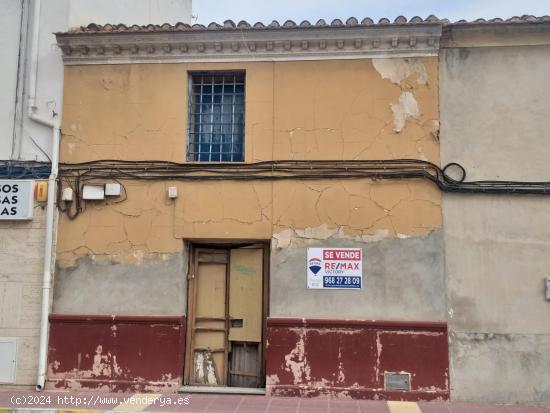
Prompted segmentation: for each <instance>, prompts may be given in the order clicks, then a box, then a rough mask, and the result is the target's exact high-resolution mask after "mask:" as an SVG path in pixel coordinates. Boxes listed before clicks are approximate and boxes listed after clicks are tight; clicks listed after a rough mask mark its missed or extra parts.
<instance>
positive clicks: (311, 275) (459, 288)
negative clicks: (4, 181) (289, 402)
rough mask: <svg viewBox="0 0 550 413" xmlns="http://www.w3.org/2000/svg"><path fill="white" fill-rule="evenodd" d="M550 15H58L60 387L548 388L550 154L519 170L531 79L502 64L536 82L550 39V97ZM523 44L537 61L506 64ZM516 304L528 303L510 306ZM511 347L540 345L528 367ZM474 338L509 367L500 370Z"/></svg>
mask: <svg viewBox="0 0 550 413" xmlns="http://www.w3.org/2000/svg"><path fill="white" fill-rule="evenodd" d="M549 28H550V26H549V23H548V21H547V19H546V20H545V19H536V18H529V17H528V18H523V19H517V20H513V21H507V22H502V21H495V22H477V23H473V24H466V23H465V24H455V25H450V24H448V22H446V21H441V20H438V19H436V18H432V17H430V18H428V19H426V20H423V19H419V18H414V19H412V20H410V21H407V20H406V19H404V18H398V19H397V20H396V21H395V22H393V23H391V22H389V21H385V20H382V21H380V22H379V23H377V24H375V23H373V22H372V21H370V20H369V19H365V20H363V21H361V22H360V21H357V20H356V19H353V18H352V19H349V20H348V21H346V22H345V23H344V22H341V21H338V20H337V21H334V22H332V23H331V24H326V23H325V22H323V21H320V22H318V23H317V24H310V23H308V22H303V23H302V24H300V25H296V24H294V23H293V22H286V23H285V24H284V25H282V26H280V25H279V24H277V23H276V22H274V23H273V24H271V25H269V26H263V25H261V24H256V25H254V26H251V25H249V24H247V23H246V22H241V23H239V24H238V25H235V24H234V23H233V22H230V21H228V22H225V23H224V25H215V24H212V25H209V26H208V27H204V26H198V25H195V26H188V25H185V24H177V25H175V26H171V25H163V26H130V27H128V26H124V25H103V26H101V25H95V24H94V25H90V26H88V27H87V28H81V29H79V30H75V31H70V32H66V33H59V34H57V41H58V45H59V47H60V48H61V50H62V52H63V59H64V63H65V81H64V97H63V122H62V127H61V129H62V135H63V138H62V140H61V144H60V159H61V164H60V176H61V179H60V189H59V191H58V199H57V202H58V207H59V210H60V215H59V224H58V232H57V251H56V271H55V282H54V293H53V302H52V310H51V314H50V317H49V320H50V335H49V354H48V356H49V357H48V374H47V380H48V385H49V386H51V387H55V388H69V389H76V388H79V389H80V388H101V389H109V390H123V391H127V390H156V391H158V390H162V391H175V390H177V389H179V388H180V387H181V386H186V387H184V389H187V390H193V388H195V387H197V386H201V388H202V389H204V388H210V389H215V390H217V391H219V390H220V389H223V388H226V387H238V388H240V389H241V390H242V391H245V389H248V390H247V391H256V392H257V391H258V390H257V389H263V388H265V391H266V393H267V394H272V395H302V396H327V395H328V396H334V397H354V398H397V399H412V400H416V399H425V400H431V399H438V398H439V399H448V398H450V397H451V398H455V399H457V400H459V399H462V400H499V401H510V400H512V401H526V400H528V401H547V400H548V397H549V395H548V393H547V390H546V391H545V390H544V389H545V388H548V386H547V385H548V379H547V378H545V377H544V375H543V370H542V369H543V368H542V367H540V366H541V365H545V364H546V365H547V364H548V355H547V354H548V353H547V352H545V349H546V348H547V346H548V331H547V326H546V324H545V323H544V320H545V318H546V317H547V314H548V308H549V307H548V302H547V301H545V299H544V289H543V277H544V275H545V274H544V267H545V262H546V261H545V260H547V258H546V257H545V256H544V253H543V252H544V250H545V248H544V247H545V246H546V245H548V243H549V242H550V234H548V231H546V230H545V229H544V228H543V226H539V225H535V224H533V225H535V226H536V228H535V227H533V230H532V232H531V231H530V232H529V233H530V234H532V236H531V237H532V238H530V237H528V239H524V238H522V236H520V234H522V233H523V232H522V231H520V229H519V228H520V227H518V226H517V225H519V224H517V223H516V221H515V220H514V219H512V218H513V217H514V216H515V215H517V214H521V212H522V211H523V212H526V211H533V213H540V214H542V215H543V212H542V211H544V208H546V206H545V205H546V204H547V198H546V197H544V196H541V195H543V194H545V193H547V192H548V185H547V184H546V183H544V182H542V183H541V182H538V183H529V182H526V181H535V180H536V181H544V180H545V178H546V179H547V176H548V173H546V174H545V171H546V172H547V169H545V166H544V162H542V161H540V162H539V163H536V162H535V163H534V164H535V165H539V166H537V167H536V168H537V169H533V170H531V173H532V174H534V176H527V175H523V174H522V173H521V171H520V170H519V169H518V171H519V172H518V174H517V175H516V176H510V177H509V176H508V172H510V174H512V172H514V170H513V169H511V170H510V168H509V167H507V166H505V165H507V162H510V159H513V157H514V156H516V155H517V153H516V152H517V151H514V153H513V154H512V153H510V151H509V149H510V148H512V147H513V144H512V142H514V139H516V136H515V133H516V132H517V131H518V128H520V127H521V126H520V125H518V124H516V123H515V121H514V120H512V119H515V116H518V110H521V107H519V109H518V107H516V106H515V105H518V102H522V100H521V99H520V98H516V99H505V100H503V99H502V96H501V95H499V93H497V92H496V91H497V90H500V89H498V88H497V89H495V87H494V85H493V84H492V83H491V81H492V80H495V81H497V80H498V81H499V82H501V83H500V84H499V86H503V85H505V84H506V82H507V81H508V80H509V78H510V77H511V76H515V77H516V78H522V77H523V78H524V79H525V81H527V79H526V78H527V76H528V75H527V68H526V67H525V66H524V65H523V63H518V62H525V61H532V60H533V59H534V61H539V60H537V59H540V62H541V66H537V67H541V69H540V72H538V71H536V70H535V73H538V75H537V76H538V77H535V78H533V77H531V78H530V79H531V80H529V82H533V85H536V87H537V88H539V90H540V91H541V92H540V95H537V96H539V99H540V102H541V105H540V107H543V106H544V104H543V103H542V102H545V99H548V98H547V97H546V95H547V94H545V93H544V90H545V89H544V88H545V87H546V88H548V84H547V83H545V82H544V80H545V79H546V78H545V76H548V75H547V74H546V72H545V71H544V69H542V64H543V63H544V62H545V59H547V55H545V54H544V52H545V51H546V49H547V47H548V39H549V36H548V30H549ZM495 39H497V40H498V41H497V44H495V43H494V42H495V41H496V40H495ZM518 39H520V40H518ZM498 42H500V43H498ZM499 59H503V60H504V61H512V62H513V63H510V64H509V65H506V67H505V68H496V67H495V68H493V69H494V71H495V72H496V73H495V77H489V76H485V77H481V76H482V75H481V73H484V72H483V70H484V69H486V67H488V66H489V65H490V64H495V65H498V63H492V62H499ZM518 59H519V60H518ZM497 69H498V70H497ZM531 69H532V67H531V66H529V70H531ZM537 70H538V69H537ZM479 79H483V81H481V80H479ZM484 87H486V88H487V90H486V93H485V94H484V95H483V96H484V99H486V101H485V105H484V106H483V107H476V105H475V104H474V103H473V101H474V100H475V96H476V94H478V93H479V91H480V90H484V89H483V88H484ZM490 92H494V93H493V94H491V93H490ZM517 93H520V92H517ZM522 96H523V95H522ZM523 99H527V98H525V97H524V98H523ZM525 102H527V101H525ZM527 104H528V103H525V105H527ZM497 109H498V110H497ZM484 110H486V111H487V113H484V112H483V111H484ZM537 110H538V109H536V110H534V111H532V112H530V111H526V112H528V113H522V114H521V116H534V117H535V120H538V119H539V117H540V118H542V116H541V115H540V114H539V112H538V111H537ZM495 111H496V112H495ZM497 113H498V115H497ZM490 114H492V116H494V119H495V126H496V124H497V123H498V121H497V120H498V119H500V118H501V117H502V116H507V117H509V119H510V122H511V123H512V124H511V125H509V128H510V129H508V130H502V135H503V136H505V137H504V138H503V140H504V142H509V144H508V145H506V144H503V145H499V146H496V147H494V146H492V145H491V150H492V152H490V153H489V152H488V153H487V155H486V157H487V158H489V159H490V157H491V155H494V156H495V157H496V160H495V163H493V166H492V168H493V169H491V168H490V167H489V168H488V169H483V168H481V167H480V166H479V165H480V163H479V161H475V159H476V158H475V156H483V155H480V154H479V153H480V152H479V150H478V149H476V148H477V147H478V146H479V147H480V148H484V146H483V145H485V141H482V142H479V141H478V140H476V139H475V137H476V134H475V133H474V131H478V130H479V129H481V128H482V126H483V125H484V122H487V119H488V117H489V116H490ZM522 119H524V118H522ZM526 122H527V121H526ZM465 125H467V126H465ZM468 128H470V129H468ZM514 128H515V129H514ZM545 130H546V129H545V124H544V121H543V122H542V123H535V125H534V126H532V129H530V130H529V137H530V139H532V140H533V142H537V143H540V145H541V146H539V147H538V150H536V151H534V152H530V151H528V150H525V151H524V152H522V153H523V156H525V160H526V161H527V160H535V161H536V160H537V159H538V158H536V157H537V156H540V154H541V153H548V151H547V150H546V152H545V151H544V149H548V148H547V143H544V142H542V140H543V134H544V131H545ZM477 136H479V134H477ZM482 136H483V137H485V139H486V140H487V141H488V142H493V140H494V139H495V138H494V135H493V132H492V131H490V130H486V132H485V134H484V135H482ZM489 145H490V144H487V148H488V146H489ZM545 145H546V146H545ZM471 148H473V149H471ZM487 151H488V149H487ZM474 152H475V154H476V155H475V156H474V154H473V153H474ZM495 154H496V155H495ZM442 158H443V162H442ZM484 159H485V157H484ZM453 162H458V163H460V164H463V165H465V166H467V168H466V171H467V172H468V174H469V173H470V172H471V171H472V177H473V180H474V181H478V180H482V179H490V180H502V181H501V182H494V181H488V182H472V181H471V180H470V176H469V175H468V179H464V178H466V177H465V176H463V175H464V174H465V171H464V170H463V169H461V167H460V165H457V164H452V163H453ZM447 164H450V166H449V167H448V168H442V166H443V165H447ZM497 167H498V168H500V167H505V168H506V169H505V171H504V172H502V173H500V172H499V173H495V168H497ZM508 178H510V179H515V180H516V181H514V182H511V181H510V182H509V181H503V180H504V179H508ZM487 193H491V194H487ZM518 194H519V195H518ZM539 208H541V209H540V210H539ZM539 211H540V212H539ZM493 214H494V216H495V218H494V219H490V217H489V216H491V217H492V216H493ZM542 215H541V216H540V219H541V220H544V218H543V216H542ZM497 219H498V220H500V221H498V222H500V224H498V223H497V221H496V220H497ZM497 224H498V225H497ZM497 227H498V229H497ZM502 228H508V229H502ZM501 230H502V231H505V233H500V232H499V231H501ZM476 231H477V232H476ZM506 231H508V232H506ZM476 234H482V235H483V236H481V235H479V236H476ZM518 237H519V238H518ZM484 240H485V241H484ZM510 242H511V243H512V245H511V244H510ZM514 243H515V244H517V245H516V246H513V244H514ZM478 244H479V245H478ZM533 245H537V248H538V249H535V250H533V249H532V248H531V247H532V246H533ZM507 246H509V248H512V250H515V248H516V247H517V248H525V249H526V251H529V252H528V253H527V252H526V254H532V255H529V256H530V257H531V259H530V260H529V262H531V263H536V264H533V265H531V266H527V265H525V266H523V267H521V268H523V269H522V271H521V272H522V273H519V268H518V269H517V270H509V271H504V270H505V268H501V270H502V271H499V274H497V273H495V272H494V271H495V267H494V266H493V264H495V263H497V262H498V263H499V265H505V266H506V265H507V266H511V268H514V266H513V263H512V262H508V264H501V262H505V261H503V260H504V259H505V258H504V257H506V256H507V255H509V254H510V251H509V250H507V249H506V247H507ZM483 248H487V251H486V252H483V253H480V251H483ZM461 254H466V257H467V258H466V259H463V260H461V259H460V256H461ZM476 254H481V255H476ZM490 254H493V255H491V257H492V258H491V259H492V260H493V261H490V262H488V261H487V260H488V258H487V256H488V255H490ZM476 260H479V261H476ZM520 261H521V260H520ZM491 262H492V263H493V264H491ZM513 262H518V261H517V258H516V260H514V261H513ZM495 265H496V264H495ZM322 274H324V275H322ZM499 275H502V277H503V279H501V280H498V279H496V278H495V277H498V276H499ZM519 277H523V278H521V280H520V279H519ZM490 280H492V281H494V282H495V283H496V282H498V281H500V282H501V284H498V285H499V286H501V287H494V288H493V286H492V284H490V282H491V281H490ZM520 286H522V288H523V289H522V290H521V293H520V294H513V291H514V290H515V289H516V288H518V289H519V288H520ZM527 302H529V303H532V304H526V303H527ZM499 303H503V305H506V306H507V307H508V308H517V311H518V314H515V315H513V316H509V317H506V321H505V320H504V318H501V317H505V316H503V315H501V312H499V311H498V308H497V306H498V305H499ZM515 306H516V307H515ZM523 318H529V319H530V323H529V324H526V323H521V321H520V320H522V319H523ZM503 351H504V352H510V353H511V354H512V353H513V354H517V352H518V351H520V352H521V351H523V352H524V353H523V354H524V355H520V356H518V357H519V358H518V360H520V361H519V364H518V365H515V364H513V363H510V364H509V365H506V366H504V367H502V363H501V360H502V359H500V358H499V357H502V354H499V353H500V352H503ZM470 355H471V356H472V359H469V357H470ZM474 357H475V358H474ZM474 360H483V362H484V363H486V366H487V369H488V371H490V368H492V369H493V370H494V371H496V370H499V369H500V371H501V374H500V375H499V374H494V375H489V373H487V374H486V376H484V381H485V383H487V382H489V384H488V385H485V387H484V388H480V386H479V383H478V382H477V381H476V380H477V379H476V378H475V376H476V374H477V373H476V369H477V368H476V366H475V363H476V362H475V361H474ZM526 363H527V364H529V366H527V365H526ZM503 371H504V372H505V374H504V376H506V375H517V377H518V379H517V382H514V383H515V385H514V386H515V387H514V392H513V393H510V392H506V391H502V390H501V388H500V387H499V386H500V385H501V383H502V380H503V379H502V377H503V376H502V372H503ZM520 380H522V382H521V383H519V381H520ZM476 383H477V384H476ZM250 389H255V390H250Z"/></svg>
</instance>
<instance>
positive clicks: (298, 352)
mask: <svg viewBox="0 0 550 413" xmlns="http://www.w3.org/2000/svg"><path fill="white" fill-rule="evenodd" d="M305 336H306V332H305V330H304V329H301V331H300V340H298V342H297V343H296V347H295V348H294V349H293V350H292V351H291V352H290V353H289V354H287V355H286V356H285V364H286V368H285V370H286V371H290V372H291V373H292V375H293V376H294V384H301V383H304V382H305V383H307V382H309V381H310V379H311V368H310V367H309V364H308V361H307V357H306V345H305V341H304V338H305Z"/></svg>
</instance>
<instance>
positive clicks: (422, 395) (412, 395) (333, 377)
mask: <svg viewBox="0 0 550 413" xmlns="http://www.w3.org/2000/svg"><path fill="white" fill-rule="evenodd" d="M277 320H284V319H277ZM293 320H294V319H293ZM311 321H312V323H313V321H315V325H316V327H313V326H311V327H309V326H304V325H303V324H304V323H305V324H307V323H308V321H307V320H302V321H298V319H296V323H297V325H296V326H295V325H293V324H292V323H291V322H290V321H286V322H284V324H279V322H277V323H276V324H275V325H272V324H271V323H270V321H269V319H268V322H267V324H268V332H267V335H268V337H269V340H270V345H269V347H268V348H267V366H266V369H267V372H266V373H267V377H268V378H269V379H268V380H267V382H266V390H267V393H268V394H271V395H279V396H294V397H298V396H300V397H319V396H328V397H333V398H343V399H345V398H370V399H376V398H380V399H388V398H392V399H405V400H419V399H420V400H433V399H437V398H441V399H448V397H449V387H448V352H447V336H446V334H445V331H444V328H440V329H438V328H435V329H433V328H429V329H423V328H422V327H420V326H419V327H417V328H415V329H411V327H409V328H405V326H404V327H403V328H398V327H397V325H395V326H394V327H393V328H392V329H386V328H384V327H382V326H381V327H376V326H374V325H369V324H366V325H364V326H363V327H359V326H358V325H357V323H354V322H353V321H350V325H349V327H344V326H345V322H343V321H342V320H338V323H337V325H338V327H336V326H332V325H331V324H330V323H331V321H330V320H327V325H326V326H323V323H322V322H321V321H320V320H319V319H316V320H311ZM404 332H406V333H405V334H402V333H404ZM432 333H435V334H432ZM427 348H430V355H429V357H427V356H426V349H427ZM384 372H406V373H407V374H411V376H412V375H414V382H412V381H411V391H410V392H402V391H398V392H395V391H391V390H385V389H384V382H385V380H384Z"/></svg>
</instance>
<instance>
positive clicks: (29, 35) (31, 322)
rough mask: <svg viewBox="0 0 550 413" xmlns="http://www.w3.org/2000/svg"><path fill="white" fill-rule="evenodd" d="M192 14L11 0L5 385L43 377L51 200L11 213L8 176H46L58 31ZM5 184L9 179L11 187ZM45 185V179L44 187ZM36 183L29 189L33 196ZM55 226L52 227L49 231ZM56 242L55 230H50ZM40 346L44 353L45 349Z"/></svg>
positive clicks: (1, 282)
mask: <svg viewBox="0 0 550 413" xmlns="http://www.w3.org/2000/svg"><path fill="white" fill-rule="evenodd" d="M90 21H97V22H101V23H105V22H108V21H116V22H121V23H137V24H152V23H159V24H161V23H164V22H172V23H175V22H176V21H185V22H190V21H191V0H156V1H153V0H131V1H122V0H117V1H116V2H113V1H110V0H55V1H42V2H41V1H39V0H32V1H31V0H6V1H3V2H2V14H1V15H0V26H1V27H2V36H1V37H0V51H1V57H2V65H1V67H0V86H1V87H0V90H2V94H1V95H0V181H2V185H0V201H1V202H3V203H2V204H0V205H2V209H0V214H1V215H0V386H2V387H17V386H25V387H28V386H34V385H35V384H36V382H37V379H36V377H37V370H38V367H37V365H38V354H39V353H40V350H39V335H40V319H41V300H42V298H41V297H42V283H43V271H44V259H45V257H44V248H45V238H46V237H45V233H46V221H47V220H46V210H47V208H46V202H45V198H38V199H40V201H35V202H34V203H33V205H32V206H31V208H30V210H31V211H32V219H25V220H17V221H15V220H11V219H10V220H5V219H4V218H5V216H4V215H3V214H2V212H4V208H5V207H6V206H7V204H6V203H4V202H7V201H6V196H9V195H6V192H5V191H4V190H3V189H2V188H3V185H4V184H10V183H12V184H13V182H15V181H14V180H21V179H23V180H31V181H32V182H31V185H32V186H34V184H35V182H42V181H43V180H47V179H48V176H49V175H50V161H51V158H53V157H54V154H53V151H52V127H51V126H49V125H48V124H51V125H55V124H56V122H59V119H60V117H61V112H62V104H63V102H62V93H63V71H64V68H63V61H62V58H61V52H60V50H59V48H58V47H57V45H56V39H55V36H54V34H53V33H54V32H59V31H66V30H68V29H69V28H71V27H78V26H80V25H82V24H88V23H89V22H90ZM6 188H7V187H6ZM42 189H44V187H42ZM32 193H33V191H32V188H30V194H31V195H30V196H31V200H32ZM50 232H51V231H50ZM52 238H53V244H54V245H55V236H53V235H52ZM42 353H43V354H45V352H44V350H42Z"/></svg>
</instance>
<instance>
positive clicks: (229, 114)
mask: <svg viewBox="0 0 550 413" xmlns="http://www.w3.org/2000/svg"><path fill="white" fill-rule="evenodd" d="M189 90H190V93H189V132H188V135H189V136H188V146H187V159H188V160H189V161H200V162H242V161H244V73H243V72H235V73H220V72H211V73H192V74H191V75H190V88H189Z"/></svg>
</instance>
